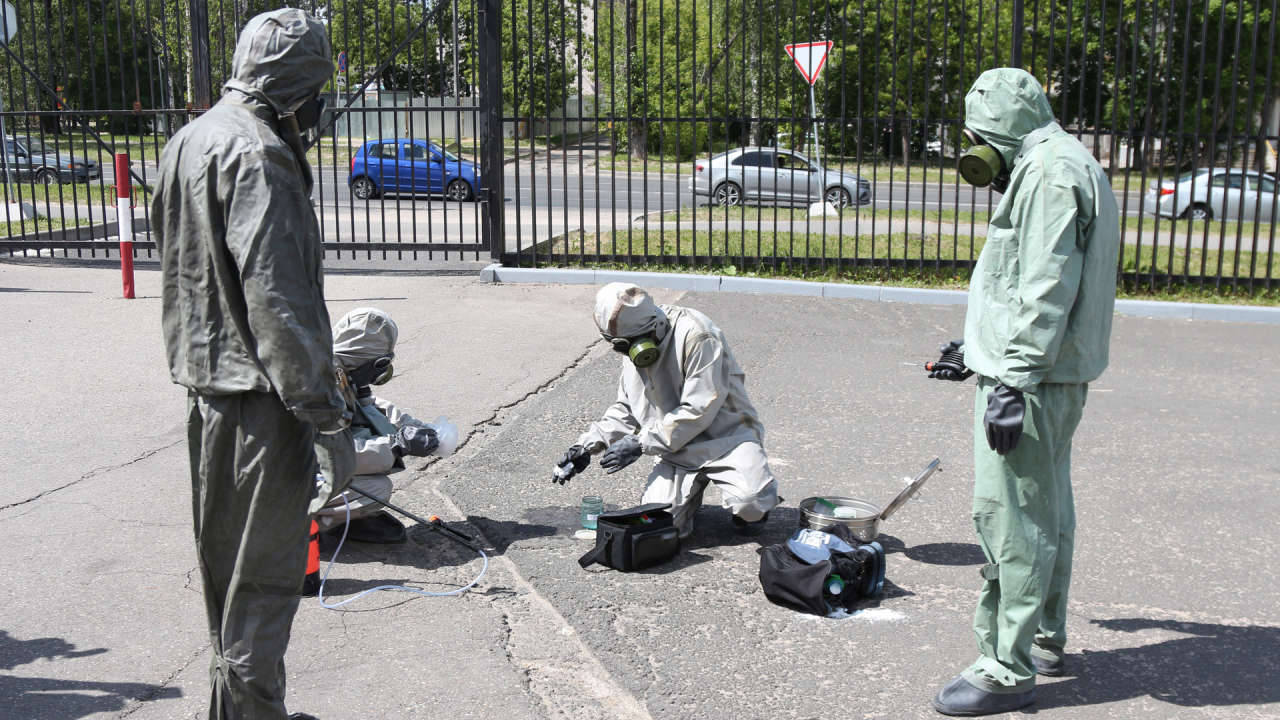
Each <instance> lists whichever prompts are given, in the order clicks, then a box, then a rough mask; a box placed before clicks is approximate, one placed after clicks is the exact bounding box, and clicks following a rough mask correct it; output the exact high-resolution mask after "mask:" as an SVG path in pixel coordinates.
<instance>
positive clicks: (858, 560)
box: [760, 523, 884, 616]
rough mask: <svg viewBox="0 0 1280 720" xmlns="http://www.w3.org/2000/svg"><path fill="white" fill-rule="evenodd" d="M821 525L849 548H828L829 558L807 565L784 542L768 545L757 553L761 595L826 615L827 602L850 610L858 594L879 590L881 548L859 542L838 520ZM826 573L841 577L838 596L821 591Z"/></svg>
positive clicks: (866, 594) (880, 580) (881, 571)
mask: <svg viewBox="0 0 1280 720" xmlns="http://www.w3.org/2000/svg"><path fill="white" fill-rule="evenodd" d="M823 529H824V530H825V531H826V532H829V533H831V534H832V535H835V536H836V537H838V538H840V539H841V540H843V541H845V543H847V544H848V545H849V546H850V547H852V548H854V550H853V552H851V553H850V552H839V551H832V553H831V558H830V559H829V560H823V561H821V562H816V563H813V564H812V565H810V564H809V563H806V562H805V561H803V560H801V559H800V558H798V557H796V555H795V553H793V552H791V548H790V547H789V546H788V545H787V543H785V542H784V543H781V544H778V545H770V546H769V547H767V548H765V549H764V550H762V551H761V553H760V587H761V589H763V590H764V594H765V597H767V598H769V599H770V600H772V601H773V602H775V603H778V604H779V605H785V606H787V607H790V608H792V609H795V610H799V611H800V612H807V613H812V614H814V615H822V616H826V615H827V613H828V612H830V609H831V608H829V607H828V604H830V605H831V606H832V607H835V606H839V607H842V608H844V609H845V610H852V609H853V605H854V603H855V602H856V601H857V600H858V599H859V598H863V597H870V596H872V595H875V594H876V593H878V592H879V586H878V585H879V583H883V578H884V553H883V550H880V549H879V546H878V545H869V544H867V543H863V542H861V541H860V540H858V539H857V538H855V537H854V536H853V533H852V532H850V531H849V528H847V527H845V526H844V525H843V524H841V523H836V524H834V525H831V526H829V527H826V528H823ZM873 548H874V549H873ZM828 575H839V576H840V577H841V579H842V580H843V581H844V591H843V592H841V593H840V595H839V596H831V595H825V596H824V595H823V592H822V589H823V584H824V581H825V580H826V578H827V576H828Z"/></svg>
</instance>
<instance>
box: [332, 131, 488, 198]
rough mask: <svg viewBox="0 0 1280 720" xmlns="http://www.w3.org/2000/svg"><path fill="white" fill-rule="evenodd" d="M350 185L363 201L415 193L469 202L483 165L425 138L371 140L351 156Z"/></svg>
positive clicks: (348, 183) (353, 193) (352, 192)
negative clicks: (390, 194) (384, 196)
mask: <svg viewBox="0 0 1280 720" xmlns="http://www.w3.org/2000/svg"><path fill="white" fill-rule="evenodd" d="M347 187H349V188H351V194H352V195H355V196H356V197H357V198H358V199H360V200H370V199H372V198H376V197H378V196H379V195H381V194H383V193H405V194H415V193H416V194H423V195H428V194H430V195H444V196H445V197H447V198H448V199H450V200H456V201H458V202H466V201H467V200H471V199H472V198H475V197H476V194H477V193H476V191H477V190H478V189H479V188H480V167H479V166H478V165H476V164H475V163H473V162H471V161H469V160H463V159H462V158H460V157H458V156H457V155H454V154H453V153H451V152H449V151H448V150H445V149H444V148H442V147H440V146H439V145H436V144H434V143H429V142H427V141H426V140H405V139H403V138H401V139H395V140H371V141H369V142H367V143H365V144H364V145H362V146H361V147H360V149H359V150H357V151H356V154H355V157H353V158H351V174H350V175H348V176H347Z"/></svg>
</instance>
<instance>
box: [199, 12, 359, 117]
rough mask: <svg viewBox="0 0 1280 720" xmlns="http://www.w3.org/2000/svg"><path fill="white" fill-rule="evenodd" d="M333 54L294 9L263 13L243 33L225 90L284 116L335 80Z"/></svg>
mask: <svg viewBox="0 0 1280 720" xmlns="http://www.w3.org/2000/svg"><path fill="white" fill-rule="evenodd" d="M332 55H333V49H332V48H331V47H330V45H329V37H328V34H327V33H326V32H325V29H324V25H322V24H321V23H320V21H319V20H316V19H315V18H313V17H311V16H310V15H308V14H306V13H305V12H303V11H301V10H297V9H293V8H285V9H282V10H275V11H272V12H266V13H262V14H261V15H257V16H255V17H253V18H252V19H250V20H249V22H248V23H247V24H246V25H245V26H244V30H243V31H241V33H240V40H239V41H238V42H237V43H236V53H235V57H234V58H232V61H231V75H232V77H231V79H230V80H228V81H227V82H226V85H225V86H224V87H225V88H226V89H229V90H239V91H240V92H242V93H244V94H246V95H249V96H251V97H254V98H256V99H258V100H261V101H262V102H264V103H266V104H267V105H268V106H269V107H271V108H272V109H273V110H275V111H276V115H279V116H284V115H287V114H290V113H292V112H293V111H294V110H296V109H297V108H298V106H300V105H301V104H302V103H304V102H306V101H307V100H310V99H311V98H312V97H314V96H315V95H316V93H318V92H320V90H321V89H322V88H323V87H324V85H325V83H327V82H328V81H329V78H331V77H333V70H334V67H333V60H331V59H330V58H331V57H332Z"/></svg>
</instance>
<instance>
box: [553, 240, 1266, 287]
mask: <svg viewBox="0 0 1280 720" xmlns="http://www.w3.org/2000/svg"><path fill="white" fill-rule="evenodd" d="M983 242H984V238H981V237H979V238H972V239H971V238H969V237H968V236H965V235H960V236H953V235H949V234H941V235H939V234H928V235H922V234H919V233H894V234H891V235H888V234H886V235H877V236H874V237H873V236H870V235H860V236H841V237H831V236H820V235H819V236H815V235H809V236H807V237H806V235H805V234H804V233H774V232H756V231H751V230H747V231H729V232H725V231H720V230H712V231H708V230H699V231H697V232H694V231H692V230H683V231H679V232H677V231H676V230H650V231H649V232H648V233H647V237H646V233H644V232H643V231H639V230H635V231H632V233H631V234H630V235H628V233H626V232H623V231H619V232H618V233H616V234H614V233H610V232H602V233H585V234H584V233H578V232H575V233H571V234H570V235H569V236H568V237H567V238H558V239H556V240H555V241H553V242H552V243H551V245H550V247H549V248H547V250H549V251H550V253H551V255H552V257H554V256H555V255H561V257H562V258H563V253H564V252H565V251H566V249H567V250H568V252H569V253H570V255H569V262H570V264H573V265H577V264H578V263H574V261H573V260H574V255H575V254H582V253H585V254H589V255H595V254H604V255H609V254H633V255H641V256H644V255H648V256H650V261H648V262H647V263H646V264H643V265H641V264H636V265H631V264H627V263H625V262H624V263H594V264H591V266H592V267H599V268H602V269H631V270H645V271H654V272H689V273H712V274H720V275H733V276H743V277H767V278H782V279H792V280H813V281H819V282H847V283H855V284H871V285H875V284H882V285H892V286H901V287H921V288H941V289H952V290H965V289H968V286H969V271H968V270H967V269H964V268H959V269H952V268H949V267H946V265H947V264H948V263H949V262H950V261H951V260H952V259H953V258H954V259H957V260H960V261H967V260H969V259H970V258H973V259H976V258H977V256H978V253H979V252H981V250H982V245H983ZM1127 249H1128V248H1127ZM1168 253H1169V251H1168V250H1167V249H1161V250H1160V251H1159V253H1157V254H1155V255H1154V256H1153V253H1152V249H1151V248H1149V247H1148V248H1146V249H1144V252H1143V256H1142V257H1141V258H1138V257H1136V256H1135V254H1134V253H1132V252H1130V253H1127V254H1126V257H1125V260H1124V264H1123V268H1122V270H1123V271H1124V272H1127V273H1132V272H1134V271H1135V269H1136V270H1137V271H1139V272H1142V273H1151V272H1152V267H1153V266H1152V261H1153V259H1154V260H1156V261H1158V264H1157V265H1156V266H1155V272H1156V273H1157V274H1164V273H1166V272H1167V263H1168ZM694 254H697V255H699V256H706V255H712V256H716V257H723V258H726V262H727V264H724V265H715V266H706V265H691V264H689V263H688V260H687V258H688V257H689V256H691V255H694ZM652 256H658V257H660V258H661V260H660V261H652ZM855 256H856V257H876V258H893V259H898V260H901V259H903V258H906V259H907V260H908V261H917V262H919V261H923V267H895V268H886V267H856V268H854V267H840V266H838V265H836V264H835V261H836V260H837V259H838V258H840V257H844V258H851V257H855ZM678 257H680V258H683V260H682V262H681V263H679V264H677V258H678ZM1188 257H1189V260H1190V263H1189V267H1187V265H1186V263H1187V260H1188ZM772 258H777V262H776V264H773V263H771V262H769V261H770V260H771V259H772ZM762 259H763V260H764V261H765V262H761V260H762ZM824 259H825V260H826V266H825V267H824V262H823V261H824ZM1219 259H1221V261H1222V265H1223V269H1224V272H1226V273H1228V274H1230V273H1232V269H1233V268H1234V267H1236V263H1237V262H1238V263H1239V271H1238V275H1237V277H1239V278H1241V279H1246V278H1248V277H1249V276H1250V272H1251V269H1250V265H1251V263H1253V262H1254V260H1255V258H1254V256H1253V253H1250V252H1247V251H1245V252H1238V253H1237V252H1224V253H1219V252H1218V251H1216V250H1209V251H1207V252H1203V251H1200V250H1193V251H1192V252H1191V253H1190V255H1189V256H1188V255H1187V253H1185V251H1183V250H1175V251H1174V255H1173V260H1174V273H1175V274H1178V275H1181V274H1182V273H1183V271H1184V268H1187V273H1188V274H1189V275H1190V278H1189V280H1188V282H1187V284H1174V285H1168V286H1166V285H1165V284H1163V283H1161V284H1158V285H1157V286H1156V287H1155V288H1154V289H1152V288H1151V287H1150V283H1146V284H1142V285H1138V286H1133V285H1129V286H1127V287H1121V288H1119V289H1118V291H1117V297H1119V298H1129V299H1140V300H1174V301H1180V302H1209V303H1221V304H1232V305H1263V306H1280V289H1277V290H1273V291H1266V290H1264V289H1257V290H1254V291H1249V290H1248V289H1247V288H1244V287H1241V288H1239V289H1233V288H1232V287H1231V282H1230V280H1224V281H1223V282H1222V284H1221V285H1222V286H1221V287H1214V280H1213V279H1212V278H1211V276H1213V275H1214V274H1215V273H1216V272H1217V267H1218V261H1219ZM668 260H669V262H667V261H668ZM744 260H745V262H744ZM1202 260H1203V262H1204V265H1205V272H1206V273H1207V275H1208V276H1210V277H1206V276H1203V275H1201V270H1200V266H1201V261H1202ZM935 262H936V263H938V264H939V265H941V266H942V267H936V268H935V267H929V265H930V264H931V263H935ZM766 263H768V264H766ZM542 264H543V265H545V266H548V267H551V266H562V265H564V262H563V260H561V261H559V262H554V261H545V262H543V263H542ZM1267 272H1268V271H1267V267H1266V256H1265V255H1264V254H1262V253H1258V256H1257V266H1256V267H1254V268H1252V276H1253V277H1254V278H1257V279H1265V278H1266V277H1267ZM1271 275H1272V276H1273V277H1276V276H1280V267H1276V268H1273V269H1272V270H1271ZM1201 277H1205V281H1204V282H1205V285H1204V286H1201V285H1199V282H1200V278H1201ZM1276 285H1277V287H1278V288H1280V281H1277V282H1276Z"/></svg>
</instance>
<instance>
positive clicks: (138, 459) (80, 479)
mask: <svg viewBox="0 0 1280 720" xmlns="http://www.w3.org/2000/svg"><path fill="white" fill-rule="evenodd" d="M182 441H183V439H178V440H174V441H173V442H171V443H169V444H168V445H164V446H162V447H158V448H156V449H154V450H148V451H146V452H144V453H142V454H141V455H139V456H138V457H136V458H134V459H132V460H129V461H128V462H122V463H120V464H118V465H108V466H106V467H100V468H94V469H93V470H90V471H89V472H87V473H85V474H84V475H81V476H80V477H78V478H76V479H75V480H72V481H71V482H69V483H67V484H66V485H61V486H59V487H56V488H51V489H49V490H45V491H44V492H42V493H39V494H38V495H35V496H34V497H29V498H27V499H26V500H19V501H18V502H14V503H9V504H8V505H0V511H3V510H8V509H9V508H14V507H18V506H19V505H26V504H27V503H31V502H35V501H36V500H39V499H40V498H42V497H46V496H48V495H52V494H54V493H56V492H58V491H60V490H66V489H67V488H69V487H74V486H75V485H79V484H80V483H82V482H84V481H85V480H88V479H89V478H92V477H96V476H98V475H101V474H103V473H108V472H111V471H112V470H119V469H120V468H123V467H128V466H130V465H133V464H134V463H138V462H142V461H143V460H146V459H147V458H149V457H151V456H152V455H155V454H156V453H158V452H162V451H165V450H168V449H169V448H171V447H173V446H174V445H177V444H178V443H180V442H182Z"/></svg>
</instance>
